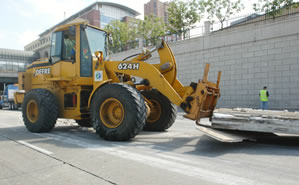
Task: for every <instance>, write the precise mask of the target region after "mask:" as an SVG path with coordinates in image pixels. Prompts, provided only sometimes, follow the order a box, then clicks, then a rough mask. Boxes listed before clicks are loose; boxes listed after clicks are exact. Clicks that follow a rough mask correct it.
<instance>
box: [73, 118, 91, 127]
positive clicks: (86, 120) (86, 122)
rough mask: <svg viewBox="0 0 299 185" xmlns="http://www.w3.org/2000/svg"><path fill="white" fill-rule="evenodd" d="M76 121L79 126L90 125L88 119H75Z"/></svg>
mask: <svg viewBox="0 0 299 185" xmlns="http://www.w3.org/2000/svg"><path fill="white" fill-rule="evenodd" d="M76 123H78V125H79V126H81V127H92V123H91V121H90V119H81V120H76Z"/></svg>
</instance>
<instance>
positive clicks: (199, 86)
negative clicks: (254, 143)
mask: <svg viewBox="0 0 299 185" xmlns="http://www.w3.org/2000/svg"><path fill="white" fill-rule="evenodd" d="M108 42H109V34H107V32H105V31H104V30H101V29H99V28H97V27H94V26H91V25H88V24H87V23H86V22H77V23H72V24H67V25H63V26H59V27H57V28H56V30H55V31H54V32H53V34H52V38H51V52H50V58H49V59H40V60H38V61H35V62H33V63H32V64H30V65H28V66H27V68H26V71H25V72H24V73H22V74H21V75H20V76H19V84H20V86H21V87H22V89H23V90H25V92H26V94H25V97H24V101H23V103H22V113H23V120H24V124H25V126H26V128H27V129H28V130H29V131H31V132H48V131H50V130H51V129H52V128H53V127H54V126H55V123H56V120H57V118H69V119H74V120H76V122H77V123H78V124H79V125H81V126H87V127H91V126H92V127H93V128H94V129H95V130H96V132H97V134H99V135H100V136H101V137H103V138H104V139H106V140H114V141H125V140H129V139H131V138H134V137H135V136H136V135H137V134H138V133H139V131H141V130H142V129H144V130H150V131H164V130H166V129H168V128H169V127H170V126H171V125H172V124H173V123H174V121H175V118H176V113H177V111H176V106H175V105H177V106H180V107H181V108H182V109H183V110H184V111H185V112H186V113H187V114H186V115H185V117H186V118H189V119H192V120H196V121H198V120H199V119H200V118H202V117H210V116H211V115H212V112H213V110H214V108H215V106H216V103H217V99H218V98H219V96H220V92H219V81H220V73H219V74H218V80H217V83H211V82H209V81H207V74H208V68H209V66H208V65H207V66H206V69H205V72H204V77H203V79H202V80H200V81H199V82H198V83H191V84H190V86H183V85H182V84H181V83H180V81H179V80H178V79H177V78H176V76H177V67H176V62H175V58H174V56H173V54H172V51H171V49H170V48H169V46H168V45H167V44H166V42H164V41H161V43H159V44H158V45H157V46H156V47H155V48H153V49H151V50H148V49H144V50H143V51H142V52H141V53H140V54H137V55H133V56H131V57H127V58H126V59H124V60H123V61H108V60H107V57H108V56H107V53H108V51H107V43H108ZM154 51H157V52H158V53H159V56H160V63H159V64H150V63H147V62H146V60H147V59H149V58H150V57H151V53H152V52H154ZM136 77H138V79H142V80H140V82H136Z"/></svg>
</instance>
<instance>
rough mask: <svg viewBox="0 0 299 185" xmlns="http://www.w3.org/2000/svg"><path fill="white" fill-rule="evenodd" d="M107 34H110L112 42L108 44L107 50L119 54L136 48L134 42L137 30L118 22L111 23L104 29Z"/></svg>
mask: <svg viewBox="0 0 299 185" xmlns="http://www.w3.org/2000/svg"><path fill="white" fill-rule="evenodd" d="M105 30H107V31H108V32H109V33H111V34H112V40H113V42H112V43H110V44H109V50H111V51H112V52H114V53H115V52H119V51H123V50H126V49H129V48H133V47H136V46H137V43H136V42H134V41H135V40H136V38H137V28H136V26H134V25H130V24H127V23H124V22H120V21H119V20H116V21H111V22H110V23H109V24H108V25H107V26H106V27H105Z"/></svg>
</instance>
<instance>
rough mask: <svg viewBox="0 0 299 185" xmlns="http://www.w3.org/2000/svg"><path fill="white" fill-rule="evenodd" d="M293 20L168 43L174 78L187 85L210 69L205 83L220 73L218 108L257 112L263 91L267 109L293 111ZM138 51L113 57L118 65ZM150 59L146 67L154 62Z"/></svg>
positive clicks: (298, 90) (296, 96)
mask: <svg viewBox="0 0 299 185" xmlns="http://www.w3.org/2000/svg"><path fill="white" fill-rule="evenodd" d="M298 25H299V15H291V16H284V17H281V18H276V19H275V20H267V21H261V22H258V23H253V24H248V25H242V26H239V27H231V28H227V29H224V30H222V31H217V32H213V33H210V34H209V35H206V36H202V37H198V38H193V39H189V40H185V41H179V42H175V43H170V47H171V49H172V51H173V53H174V55H175V58H176V61H177V65H178V78H179V80H180V81H181V82H182V83H183V84H184V85H188V84H189V83H190V82H191V81H193V82H197V81H198V79H199V78H202V75H203V69H204V65H205V63H210V64H211V66H210V73H209V80H211V81H216V79H217V72H218V71H222V77H221V83H220V84H221V85H220V88H221V94H222V96H221V98H220V100H219V103H218V105H217V106H218V107H250V108H258V107H259V97H258V93H259V90H260V89H262V88H263V86H267V87H268V90H269V93H270V100H269V108H270V109H277V110H285V109H288V110H299V26H298ZM138 52H140V50H130V51H126V52H122V53H117V54H114V55H113V56H112V60H120V59H123V58H124V57H125V56H129V55H131V54H135V53H138ZM158 61H159V59H158V56H157V55H154V56H153V57H152V58H151V59H150V61H149V62H151V63H155V62H158Z"/></svg>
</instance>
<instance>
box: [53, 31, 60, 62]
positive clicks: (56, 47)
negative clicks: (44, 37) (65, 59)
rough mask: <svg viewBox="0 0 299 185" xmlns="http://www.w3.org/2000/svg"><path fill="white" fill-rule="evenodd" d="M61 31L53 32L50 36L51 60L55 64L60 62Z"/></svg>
mask: <svg viewBox="0 0 299 185" xmlns="http://www.w3.org/2000/svg"><path fill="white" fill-rule="evenodd" d="M61 40H62V31H59V32H55V33H53V34H52V39H51V55H50V57H51V60H52V63H56V62H58V61H60V60H61V49H62V42H61Z"/></svg>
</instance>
